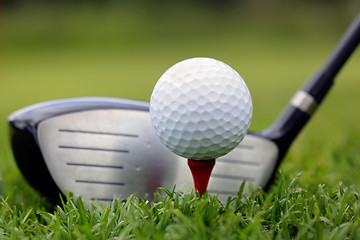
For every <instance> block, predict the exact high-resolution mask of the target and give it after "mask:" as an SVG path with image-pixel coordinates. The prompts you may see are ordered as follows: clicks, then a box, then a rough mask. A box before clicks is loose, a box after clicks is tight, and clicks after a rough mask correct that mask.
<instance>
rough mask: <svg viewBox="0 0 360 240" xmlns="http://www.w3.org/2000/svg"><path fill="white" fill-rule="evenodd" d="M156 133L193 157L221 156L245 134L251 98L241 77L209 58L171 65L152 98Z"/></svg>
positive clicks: (169, 145) (250, 115)
mask: <svg viewBox="0 0 360 240" xmlns="http://www.w3.org/2000/svg"><path fill="white" fill-rule="evenodd" d="M150 116H151V121H152V124H153V127H154V129H155V132H156V134H157V135H158V136H159V138H160V140H161V142H162V143H163V144H164V145H165V146H167V147H168V148H169V149H170V150H171V151H172V152H174V153H176V154H178V155H180V156H182V157H185V158H187V159H192V160H209V159H216V158H218V157H220V156H223V155H225V154H227V153H228V152H230V151H231V150H232V149H234V148H235V147H236V146H237V145H238V144H239V143H240V142H241V140H242V139H243V138H244V136H245V134H246V132H247V130H248V128H249V126H250V123H251V118H252V101H251V95H250V92H249V89H248V87H247V86H246V84H245V82H244V80H243V79H242V78H241V76H240V75H239V74H238V73H237V72H236V71H235V70H234V69H232V68H231V67H230V66H229V65H227V64H225V63H223V62H221V61H219V60H215V59H212V58H203V57H199V58H191V59H187V60H184V61H181V62H179V63H177V64H175V65H174V66H172V67H171V68H169V69H168V70H167V71H166V72H165V73H164V74H163V75H162V76H161V77H160V79H159V80H158V82H157V83H156V85H155V87H154V90H153V92H152V95H151V99H150Z"/></svg>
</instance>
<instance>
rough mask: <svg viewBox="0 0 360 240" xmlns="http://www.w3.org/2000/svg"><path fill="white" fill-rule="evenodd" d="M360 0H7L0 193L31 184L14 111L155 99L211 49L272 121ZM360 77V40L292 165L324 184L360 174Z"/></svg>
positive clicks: (260, 114)
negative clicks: (84, 99) (60, 103)
mask: <svg viewBox="0 0 360 240" xmlns="http://www.w3.org/2000/svg"><path fill="white" fill-rule="evenodd" d="M50 2H51V3H50ZM359 10H360V1H358V0H346V1H345V0H344V1H340V0H338V1H336V0H333V1H325V0H317V1H310V0H308V1H300V0H299V1H296V0H292V1H285V0H283V1H271V2H270V1H265V0H256V1H250V0H242V1H235V0H227V1H220V0H212V1H205V0H202V1H190V0H186V1H165V0H158V1H145V0H143V1H130V0H126V1H100V0H97V1H95V0H93V1H70V0H67V1H59V0H58V1H45V0H44V1H40V0H37V1H32V3H31V4H30V3H27V1H20V0H17V1H10V0H8V1H6V0H5V1H3V3H2V6H1V22H0V27H1V30H0V44H1V45H0V176H1V180H0V181H1V182H0V190H1V193H3V194H4V195H5V196H8V197H10V198H11V199H12V198H16V196H14V195H16V194H15V193H14V192H18V191H16V190H14V189H20V191H29V192H30V193H31V191H32V190H31V189H30V188H28V186H27V185H26V184H25V181H24V179H23V178H22V177H21V175H20V173H19V171H18V170H17V168H16V165H15V163H14V161H13V158H12V155H11V150H10V147H9V142H8V129H7V120H6V119H7V116H8V115H9V114H10V113H11V112H13V111H15V110H17V109H19V108H22V107H25V106H27V105H30V104H34V103H37V102H41V101H47V100H52V99H58V98H68V97H79V96H110V97H121V98H132V99H139V100H144V101H148V100H149V98H150V95H151V92H152V88H153V86H154V85H155V83H156V81H157V80H158V78H159V77H160V76H161V74H162V73H163V72H164V71H165V70H166V69H167V68H169V67H170V66H172V65H173V64H175V63H176V62H178V61H181V60H183V59H186V58H191V57H197V56H206V57H212V58H216V59H219V60H221V61H224V62H225V63H227V64H229V65H230V66H232V67H233V68H234V69H235V70H237V71H238V72H239V73H240V75H241V76H242V77H243V78H244V80H245V81H246V83H247V84H248V87H249V89H250V91H251V94H252V98H253V104H254V115H253V122H252V125H251V129H252V130H255V131H256V130H261V129H263V128H265V127H267V126H268V125H269V124H271V123H272V122H273V121H274V120H275V118H276V116H277V115H278V114H279V113H280V111H281V110H282V108H283V107H284V106H285V105H286V103H287V102H288V100H289V99H290V98H291V96H292V95H293V93H294V92H295V91H296V90H297V89H298V88H299V87H301V85H302V84H303V83H304V82H305V80H306V79H307V78H308V77H309V76H310V75H311V74H312V73H313V72H314V71H315V70H316V69H317V68H318V67H320V66H321V64H322V63H323V61H324V60H325V58H326V57H327V56H328V54H329V53H330V51H331V50H332V47H333V46H334V45H335V44H336V43H337V41H338V39H339V37H340V36H341V35H342V33H343V32H344V31H345V29H346V27H347V26H348V24H349V23H350V22H351V21H352V19H353V18H354V17H355V16H356V14H357V13H358V12H359ZM359 79H360V50H358V51H357V52H356V53H355V54H354V55H353V56H352V58H351V59H350V61H349V62H348V64H347V65H346V66H345V68H344V69H343V70H342V72H341V73H340V75H339V77H338V81H337V83H336V84H335V86H334V88H333V89H332V91H331V92H330V95H329V96H328V97H327V98H326V100H325V102H324V104H323V106H321V108H320V109H319V111H318V112H317V114H316V115H315V117H314V119H313V120H312V121H310V124H309V125H308V126H307V127H306V128H305V131H303V132H302V134H301V135H300V137H299V138H298V139H297V141H296V143H295V144H294V145H293V146H292V148H291V151H290V154H289V155H288V157H287V158H286V160H285V161H284V164H282V166H281V169H282V171H283V172H286V174H288V175H289V176H294V175H295V174H296V173H298V172H300V171H304V178H305V180H306V181H307V182H308V183H309V184H314V186H315V185H316V184H318V183H327V184H329V185H330V186H331V185H334V186H335V185H336V184H337V183H338V182H339V181H345V182H346V183H348V184H357V185H359V184H360V177H359V176H357V174H356V170H358V169H359V167H360V166H359V165H360V163H359V161H358V160H359V152H360V150H359V149H360V140H359V136H360V127H359V122H360V113H359V109H358V108H359V107H358V105H359V103H360V80H359ZM334 156H335V157H334ZM336 156H339V157H336ZM351 171H353V172H351ZM24 189H26V190H24Z"/></svg>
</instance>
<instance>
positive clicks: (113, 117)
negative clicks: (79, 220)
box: [9, 97, 279, 202]
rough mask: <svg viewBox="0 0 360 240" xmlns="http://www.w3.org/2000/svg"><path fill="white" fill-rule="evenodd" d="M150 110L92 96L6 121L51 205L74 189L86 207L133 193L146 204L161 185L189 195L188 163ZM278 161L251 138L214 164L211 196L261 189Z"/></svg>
mask: <svg viewBox="0 0 360 240" xmlns="http://www.w3.org/2000/svg"><path fill="white" fill-rule="evenodd" d="M148 110H149V104H148V103H145V102H140V101H134V100H126V99H115V98H96V97H93V98H74V99H65V100H57V101H50V102H46V103H42V104H37V105H33V106H30V107H27V108H24V109H22V110H19V111H17V112H15V113H13V114H12V115H11V116H10V117H9V123H10V128H11V144H12V149H13V153H14V156H15V159H16V161H17V164H18V166H19V168H20V170H21V172H22V173H23V175H24V176H25V177H26V179H27V180H28V181H29V182H30V184H31V185H32V186H33V187H34V188H35V189H37V190H39V191H40V192H42V193H44V194H45V195H46V196H47V197H49V198H50V199H57V198H58V194H59V192H61V193H62V194H65V193H66V191H71V192H73V194H74V196H75V197H78V196H82V199H83V200H85V201H86V202H87V201H91V200H97V201H105V202H108V201H112V200H113V198H115V197H119V196H121V197H127V196H129V195H130V194H135V195H136V196H139V197H141V198H147V199H149V200H151V199H152V197H153V194H154V192H155V191H156V190H157V189H158V187H164V188H168V189H172V188H173V186H174V185H175V184H176V190H178V191H187V190H189V188H190V187H191V186H192V176H191V172H190V170H189V168H188V166H187V161H186V159H184V158H182V157H179V156H177V155H176V154H174V153H172V152H170V151H169V150H168V149H167V148H166V147H165V146H164V145H163V144H162V143H161V142H160V140H159V139H158V137H157V136H156V134H155V131H154V130H153V127H152V125H151V120H150V114H149V111H148ZM278 155H279V154H278V147H277V146H276V144H274V143H273V142H272V141H270V140H268V139H266V138H264V137H262V136H260V135H254V134H248V135H247V136H246V137H245V139H244V140H243V142H242V143H241V144H240V145H239V146H238V147H237V148H236V149H234V150H233V151H232V152H230V153H229V154H227V155H225V156H224V157H221V158H219V159H217V163H216V165H215V167H214V170H213V174H212V175H211V178H210V182H209V186H208V191H209V193H212V194H219V198H220V200H221V201H223V202H225V201H226V200H227V197H228V196H229V195H236V193H237V191H238V190H239V188H240V186H241V183H242V182H243V181H248V182H252V184H254V185H255V186H263V187H264V186H265V185H266V183H267V182H268V180H269V178H270V177H271V176H272V171H273V170H274V168H275V166H276V161H277V158H278ZM246 189H248V188H246Z"/></svg>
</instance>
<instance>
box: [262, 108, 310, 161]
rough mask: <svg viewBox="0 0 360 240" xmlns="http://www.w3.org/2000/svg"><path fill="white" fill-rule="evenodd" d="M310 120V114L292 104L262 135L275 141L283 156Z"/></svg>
mask: <svg viewBox="0 0 360 240" xmlns="http://www.w3.org/2000/svg"><path fill="white" fill-rule="evenodd" d="M309 119H310V115H309V114H307V113H305V112H303V111H302V110H300V109H299V108H297V107H294V106H293V105H292V104H291V103H290V104H288V106H287V107H286V108H285V110H284V111H283V112H282V113H281V115H280V116H279V117H278V119H277V120H276V121H275V123H274V124H272V126H271V127H270V128H268V129H265V130H264V131H263V132H261V135H262V136H265V137H266V138H269V139H271V140H272V141H274V142H275V143H276V144H277V146H278V147H279V152H280V155H282V154H284V153H285V152H286V151H287V149H288V148H289V147H290V145H291V143H292V142H293V140H294V139H295V138H296V136H297V135H298V134H299V132H300V131H301V129H302V128H303V127H304V126H305V124H306V123H307V122H308V120H309Z"/></svg>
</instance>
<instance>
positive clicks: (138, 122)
mask: <svg viewBox="0 0 360 240" xmlns="http://www.w3.org/2000/svg"><path fill="white" fill-rule="evenodd" d="M359 41H360V15H358V16H357V18H356V19H355V20H354V22H353V24H352V25H351V26H350V27H349V28H348V30H347V32H346V33H345V34H344V36H343V38H342V39H341V40H340V42H339V44H338V45H337V46H336V48H335V49H334V51H333V52H332V54H331V55H330V57H329V58H328V59H327V61H326V62H325V64H324V65H323V66H322V68H320V69H319V70H318V71H317V72H316V73H315V74H314V75H313V76H312V77H311V78H310V80H309V81H308V82H307V83H306V84H305V85H304V87H303V88H302V89H300V90H299V91H298V92H296V93H295V95H294V96H293V98H292V99H291V100H290V102H289V104H288V106H287V107H286V108H285V110H284V111H283V112H282V113H281V114H280V117H279V118H278V119H277V120H276V121H275V122H274V124H273V125H271V126H270V127H269V128H267V129H266V130H264V131H261V132H250V133H248V134H247V135H246V136H245V138H244V140H243V141H242V142H241V143H240V145H239V146H238V147H237V148H235V149H234V150H233V151H232V152H230V153H229V154H227V155H225V156H224V157H221V158H219V159H218V160H217V164H216V165H215V167H214V170H213V173H212V175H211V178H210V181H209V185H208V192H209V193H211V194H218V195H219V199H220V200H221V201H222V202H226V200H227V197H228V196H229V195H236V193H237V191H238V190H239V188H240V186H241V184H242V182H243V181H246V182H247V184H249V183H251V184H252V185H253V186H254V187H258V186H260V187H263V188H265V189H266V188H267V187H268V186H269V184H270V183H271V180H272V178H273V175H274V172H275V171H276V169H277V167H278V165H279V164H280V162H281V160H282V159H283V158H284V156H285V154H286V152H287V150H288V148H289V147H290V145H291V143H292V142H293V141H294V139H295V138H296V136H297V135H298V134H299V132H300V131H301V129H302V128H303V127H304V126H305V124H306V123H307V122H308V120H309V119H310V118H311V116H312V115H313V114H314V112H315V110H316V109H317V107H318V106H319V104H320V103H321V102H322V100H323V99H324V97H325V95H326V93H327V92H328V90H329V89H330V87H331V86H332V83H333V80H334V78H335V76H336V75H337V73H338V72H339V70H340V69H341V68H342V66H343V65H344V63H345V62H346V61H347V59H348V58H349V57H350V55H351V53H352V52H353V51H354V50H355V49H356V47H357V45H358V43H359ZM9 125H10V138H11V146H12V150H13V154H14V157H15V160H16V162H17V165H18V167H19V169H20V171H21V172H22V173H23V175H24V176H25V178H26V179H27V181H28V182H29V183H30V184H31V185H32V186H33V187H34V188H35V189H37V190H38V191H40V192H41V193H43V194H45V195H46V196H47V197H48V198H50V199H51V200H53V201H57V200H58V199H59V198H58V196H59V193H62V194H65V192H66V191H71V192H73V194H74V196H75V197H78V196H82V199H83V200H85V201H86V202H87V201H90V200H97V201H103V202H109V201H112V200H113V199H114V198H115V197H119V196H120V197H124V198H126V197H127V196H129V195H130V194H135V195H136V196H138V197H142V198H146V199H152V197H153V193H154V192H155V191H156V190H157V188H158V187H165V188H168V189H172V188H173V186H174V185H175V184H176V190H178V191H186V190H188V189H189V188H190V187H191V186H192V177H191V173H190V171H189V169H188V166H187V161H186V160H185V159H183V158H181V157H179V156H177V155H175V154H173V153H171V152H170V151H169V150H168V149H167V148H166V147H165V146H163V145H162V144H161V142H160V140H159V139H158V137H157V136H156V134H155V132H154V130H153V127H152V125H151V121H150V115H149V104H148V103H145V102H140V101H134V100H126V99H116V98H95V97H93V98H74V99H65V100H57V101H50V102H45V103H41V104H36V105H33V106H30V107H27V108H24V109H21V110H18V111H16V112H14V113H13V114H11V115H10V116H9ZM247 189H248V188H247V187H245V190H247ZM246 193H248V192H246Z"/></svg>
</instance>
